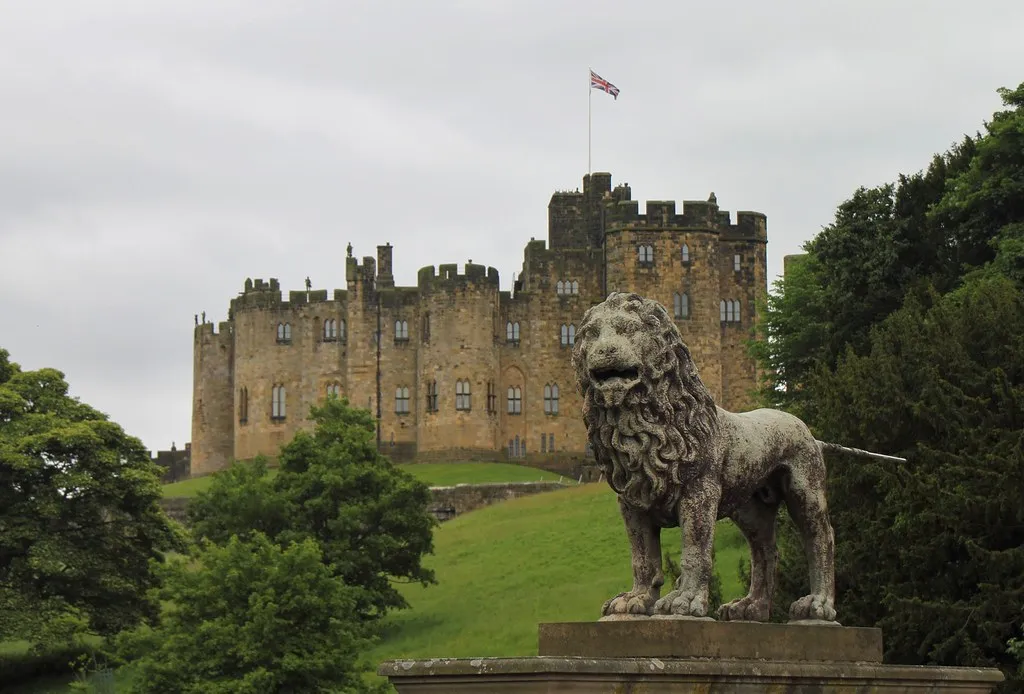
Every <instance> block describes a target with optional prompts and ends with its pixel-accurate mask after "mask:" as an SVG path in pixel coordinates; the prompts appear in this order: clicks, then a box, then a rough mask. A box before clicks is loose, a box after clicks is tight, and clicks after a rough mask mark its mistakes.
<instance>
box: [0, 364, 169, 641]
mask: <svg viewBox="0 0 1024 694" xmlns="http://www.w3.org/2000/svg"><path fill="white" fill-rule="evenodd" d="M159 478H160V471H159V468H158V467H157V466H156V465H155V464H153V463H152V461H151V460H150V457H149V454H148V452H147V451H146V449H145V448H144V447H143V445H142V442H141V441H139V440H138V439H136V438H134V437H132V436H128V435H127V434H125V432H124V431H123V430H122V429H121V427H120V426H118V425H117V424H115V423H114V422H111V421H109V419H108V418H107V417H106V416H105V415H103V414H101V413H100V412H97V411H96V410H94V409H93V408H91V407H89V406H88V405H86V404H84V403H82V402H80V401H79V400H78V399H76V398H72V397H70V396H68V384H67V382H66V381H65V380H64V375H63V374H62V373H61V372H60V371H57V370H55V369H40V370H38V371H22V370H21V368H20V367H19V366H18V365H17V364H15V363H13V362H11V361H10V359H9V353H8V352H7V351H6V350H2V349H0V639H8V638H22V639H26V640H29V641H31V642H33V643H34V644H36V645H37V646H38V647H39V648H43V647H44V646H45V647H56V646H59V645H60V644H73V643H74V641H75V639H76V638H77V637H78V636H79V635H80V634H81V633H82V632H83V631H91V632H94V633H97V634H111V633H115V632H117V631H119V630H121V629H123V628H125V627H128V626H131V625H133V624H135V623H137V622H138V620H139V619H141V618H142V617H143V616H145V615H150V614H153V613H154V611H155V606H154V604H153V603H152V602H151V601H150V600H149V599H148V598H147V597H146V593H147V590H148V589H149V588H151V587H152V586H154V585H155V581H156V579H155V577H154V574H153V572H152V570H151V568H150V563H149V562H150V560H159V559H160V558H161V556H162V552H163V551H165V550H169V549H174V548H177V547H180V546H181V539H182V538H181V536H180V535H179V534H178V532H177V531H176V530H175V527H176V526H174V525H173V523H172V522H171V521H170V520H169V519H168V518H167V516H166V515H165V514H164V513H163V512H162V511H161V510H160V507H159V506H158V505H157V501H158V499H159V498H160V483H159Z"/></svg>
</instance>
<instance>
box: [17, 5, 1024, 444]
mask: <svg viewBox="0 0 1024 694" xmlns="http://www.w3.org/2000/svg"><path fill="white" fill-rule="evenodd" d="M1022 27H1024V2H1021V1H1020V0H1007V1H989V2H980V1H979V2H972V3H965V2H952V1H949V0H943V1H941V2H940V1H937V0H913V1H912V0H901V1H899V2H893V1H892V0H870V1H869V0H857V1H856V2H842V3H839V2H831V1H830V2H820V1H817V0H806V1H804V2H764V1H763V0H761V1H756V2H755V1H753V0H750V1H745V2H717V3H711V2H680V1H679V0H675V1H672V0H665V1H664V2H636V1H633V2H623V1H622V0H614V1H604V0H588V1H587V2H559V1H558V0H546V1H545V2H539V1H534V0H514V1H510V0H509V1H507V0H500V1H499V0H487V1H484V0H480V1H474V2H471V1H470V0H464V1H461V2H456V1H445V2H442V1H439V0H434V1H431V2H419V1H415V2H414V1H413V0H405V1H397V0H375V1H372V2H371V1H367V2H343V1H341V0H332V1H328V0H324V1H313V0H305V1H302V0H289V1H287V2H278V1H276V0H144V1H139V0H120V1H118V0H106V1H100V0H68V1H64V2H58V1H56V0H21V1H17V2H16V1H13V0H0V261H2V262H0V346H2V347H5V348H7V349H8V350H9V351H10V352H11V353H12V358H13V359H14V360H15V361H17V362H19V363H20V364H21V365H22V366H23V367H24V368H28V369H34V368H40V367H44V366H50V367H56V368H59V369H61V370H62V371H64V372H65V373H66V374H67V377H68V379H69V381H70V383H71V388H72V393H73V394H75V395H77V396H80V397H81V398H82V399H83V400H85V401H86V402H88V403H90V404H92V405H93V406H95V407H97V408H99V409H100V410H102V411H104V412H106V413H108V414H109V415H110V416H111V417H112V418H113V419H114V420H115V421H117V422H119V423H120V424H122V425H123V426H124V427H125V429H126V430H127V431H128V432H129V433H131V434H134V435H136V436H139V437H140V438H141V439H142V440H143V442H144V443H145V444H146V445H147V446H149V447H150V448H152V449H158V448H168V447H169V446H170V444H171V442H172V441H175V442H176V443H177V444H178V446H179V447H180V446H182V444H184V442H185V441H187V440H188V439H189V436H190V432H191V391H192V330H193V315H194V314H195V313H198V312H200V311H203V310H205V311H206V312H207V316H208V318H209V319H211V320H213V321H220V320H225V319H226V317H227V309H228V302H229V301H230V299H231V298H232V297H233V296H235V295H236V294H237V292H239V291H240V290H241V289H242V285H243V283H244V281H245V278H246V277H253V278H256V277H262V278H265V279H266V278H269V277H277V278H280V280H281V284H282V287H283V288H284V289H285V290H288V289H301V288H302V287H303V280H304V279H305V277H306V276H307V275H309V276H310V277H311V279H312V281H313V286H314V287H316V288H329V289H333V288H335V287H341V288H343V287H344V286H345V265H344V257H345V246H346V244H347V243H349V242H350V241H351V242H352V245H353V246H354V250H355V254H356V255H357V256H360V257H361V256H364V255H374V254H375V247H376V245H377V244H378V243H384V242H387V241H390V242H391V243H392V244H393V245H394V246H395V250H394V262H395V275H396V281H397V283H398V284H403V285H411V284H414V283H415V278H416V270H417V269H418V268H419V267H421V266H423V265H428V264H435V265H436V264H438V263H451V262H457V263H460V264H461V263H464V262H466V260H467V259H469V258H472V259H473V260H474V261H475V262H480V263H485V264H488V265H493V266H495V267H497V268H498V270H499V271H500V273H501V285H502V288H503V289H508V288H509V287H510V285H511V281H512V274H513V272H518V271H519V269H520V267H521V263H522V250H523V246H524V244H525V243H526V242H527V241H528V240H529V239H530V237H531V236H534V237H537V238H546V233H547V204H548V200H549V198H550V196H551V193H552V192H553V191H554V190H556V189H575V188H577V187H578V186H581V179H582V176H583V175H584V174H585V173H586V170H587V100H588V93H589V92H588V81H587V69H588V67H590V66H592V67H593V68H594V70H596V71H597V72H598V73H599V74H601V75H602V76H603V77H605V78H607V79H609V80H610V81H612V82H613V83H614V84H615V85H617V86H618V87H619V88H620V89H621V90H622V93H621V95H620V96H619V98H618V100H617V101H615V100H613V99H612V98H611V97H610V96H608V95H606V94H602V93H600V92H594V93H593V167H594V170H598V171H601V170H603V171H610V172H612V176H613V183H616V182H628V183H629V184H630V185H631V186H632V189H633V197H634V198H636V199H639V200H641V201H644V200H648V199H651V200H656V199H675V200H684V199H706V198H707V196H708V194H709V193H710V192H711V191H714V192H715V193H716V194H717V196H718V201H719V204H720V205H721V206H722V208H723V209H727V210H730V211H732V212H734V213H735V211H736V210H757V211H761V212H764V213H765V214H766V215H767V216H768V237H769V243H768V258H769V270H770V273H771V274H772V275H773V276H774V275H775V274H777V273H779V272H781V267H782V257H783V256H784V255H786V254H788V253H793V252H798V251H799V248H800V246H801V244H803V243H804V242H805V241H806V240H808V239H809V238H811V237H813V236H814V235H815V234H816V233H817V232H818V231H819V230H820V229H821V227H822V226H823V225H826V224H828V223H829V222H830V221H831V219H832V216H833V213H834V210H835V207H836V205H837V204H838V203H840V202H841V201H842V200H844V199H846V198H847V197H849V196H850V194H851V193H852V192H853V191H854V190H855V189H856V187H858V186H860V185H876V184H880V183H883V182H885V181H889V180H893V179H894V178H895V177H896V176H897V174H898V173H900V172H913V171H916V170H918V169H920V168H922V167H923V166H925V165H926V164H927V163H928V161H929V159H930V157H931V155H932V154H933V153H936V152H941V151H944V150H945V149H946V148H947V147H949V145H950V144H951V143H952V142H953V141H955V140H957V139H959V138H960V137H961V136H962V135H963V134H964V133H968V132H970V133H973V132H975V131H976V130H978V129H980V128H981V127H982V125H983V122H984V121H985V120H987V119H988V118H989V117H990V116H991V114H992V112H993V111H994V110H997V109H998V108H999V107H1000V101H999V98H998V95H997V94H996V89H997V88H998V87H1001V86H1008V87H1013V86H1016V85H1017V84H1019V83H1020V82H1022V81H1024V41H1021V40H1020V36H1021V31H1022Z"/></svg>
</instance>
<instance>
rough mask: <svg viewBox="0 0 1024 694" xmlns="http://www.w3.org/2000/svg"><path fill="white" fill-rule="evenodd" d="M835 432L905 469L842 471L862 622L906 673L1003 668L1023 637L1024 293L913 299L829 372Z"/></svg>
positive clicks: (998, 288) (840, 518)
mask: <svg viewBox="0 0 1024 694" xmlns="http://www.w3.org/2000/svg"><path fill="white" fill-rule="evenodd" d="M819 378H820V382H819V383H817V384H815V391H816V392H817V393H819V396H818V397H817V398H816V404H817V406H818V408H819V417H818V427H819V432H820V433H821V434H823V435H824V436H827V437H831V438H834V439H836V440H843V441H847V442H850V443H851V444H852V445H854V446H861V447H865V448H870V449H874V450H887V451H896V452H897V453H899V454H901V455H904V456H906V457H907V459H908V462H907V463H906V464H893V463H888V462H878V461H865V460H862V459H861V460H838V461H835V462H834V464H833V465H832V466H831V470H830V475H831V479H830V482H831V488H830V492H831V509H832V518H833V523H834V525H835V527H836V535H837V537H838V538H839V547H840V550H839V551H838V553H837V587H838V591H837V592H838V594H839V597H838V600H839V602H840V604H841V608H842V612H843V613H844V614H845V615H847V619H849V620H851V621H852V622H855V623H867V624H876V625H878V626H880V627H882V628H883V629H884V630H885V634H886V639H885V641H886V650H887V655H888V656H889V657H890V658H891V659H892V660H894V661H896V662H902V663H941V664H955V665H997V666H1000V667H1003V668H1006V669H1007V670H1009V671H1012V666H1013V662H1012V660H1011V659H1010V657H1009V656H1008V654H1007V652H1006V644H1007V642H1008V641H1009V640H1010V639H1011V638H1014V637H1019V636H1020V634H1021V633H1022V629H1024V610H1022V605H1024V505H1022V504H1021V503H1020V498H1021V497H1020V494H1021V491H1020V490H1022V489H1024V435H1022V431H1024V292H1022V290H1021V289H1020V288H1019V287H1018V286H1016V285H1015V284H1014V283H1013V282H1011V281H1009V280H1007V279H1005V278H987V279H984V280H982V281H978V282H972V283H970V284H968V285H966V286H965V287H963V288H962V289H960V290H957V291H956V292H952V293H950V294H947V295H945V296H944V297H941V298H939V299H937V301H936V303H935V305H934V306H932V307H931V308H925V307H923V306H922V305H921V304H920V303H919V302H917V301H910V302H908V304H907V305H906V306H905V307H904V308H903V309H901V310H900V311H898V312H896V313H895V314H893V315H892V316H890V317H889V318H888V319H886V320H885V321H883V322H882V324H881V325H880V326H879V327H878V328H877V329H876V330H875V331H873V333H872V348H871V351H870V353H869V354H867V355H864V356H857V355H856V354H854V353H852V351H851V352H849V353H848V354H847V356H846V357H845V358H844V359H842V360H841V361H840V364H839V366H838V368H837V369H836V371H835V372H834V373H831V374H822V375H820V376H819Z"/></svg>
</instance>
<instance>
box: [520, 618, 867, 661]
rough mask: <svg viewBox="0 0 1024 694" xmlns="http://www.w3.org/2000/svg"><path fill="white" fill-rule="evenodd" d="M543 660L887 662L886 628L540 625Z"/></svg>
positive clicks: (641, 622)
mask: <svg viewBox="0 0 1024 694" xmlns="http://www.w3.org/2000/svg"><path fill="white" fill-rule="evenodd" d="M538 654H539V655H543V656H571V657H585V658H661V659H665V658H726V659H732V658H739V659H743V660H785V661H804V660H810V661H830V662H862V663H881V662H882V630H881V629H865V628H860V627H838V626H823V625H807V626H804V625H800V626H796V625H791V624H762V623H758V622H716V621H698V620H687V619H665V620H661V619H633V620H629V621H621V622H562V623H555V624H541V625H540V648H539V649H538Z"/></svg>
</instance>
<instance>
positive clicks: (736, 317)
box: [719, 299, 740, 323]
mask: <svg viewBox="0 0 1024 694" xmlns="http://www.w3.org/2000/svg"><path fill="white" fill-rule="evenodd" d="M720 307H721V308H720V309H719V313H720V314H721V315H720V316H719V317H720V318H721V320H722V322H723V323H739V322H740V302H739V300H734V299H725V300H723V301H722V303H721V304H720Z"/></svg>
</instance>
